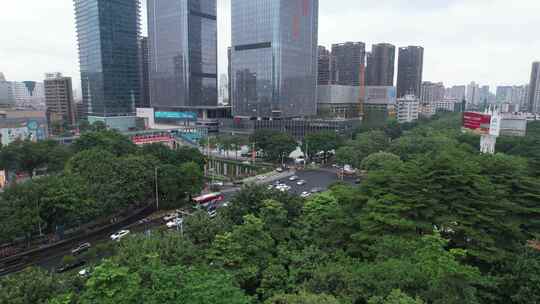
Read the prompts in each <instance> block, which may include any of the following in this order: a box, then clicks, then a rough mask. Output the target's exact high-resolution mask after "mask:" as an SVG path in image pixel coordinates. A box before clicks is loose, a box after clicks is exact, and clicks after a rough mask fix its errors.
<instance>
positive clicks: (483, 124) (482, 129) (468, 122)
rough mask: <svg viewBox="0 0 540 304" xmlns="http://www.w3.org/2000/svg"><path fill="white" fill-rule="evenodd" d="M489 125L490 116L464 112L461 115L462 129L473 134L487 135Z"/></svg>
mask: <svg viewBox="0 0 540 304" xmlns="http://www.w3.org/2000/svg"><path fill="white" fill-rule="evenodd" d="M490 125H491V115H489V114H483V113H476V112H465V113H463V128H465V129H467V130H470V131H472V132H473V133H476V134H479V135H482V134H489V129H490Z"/></svg>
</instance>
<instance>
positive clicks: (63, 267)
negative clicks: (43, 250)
mask: <svg viewBox="0 0 540 304" xmlns="http://www.w3.org/2000/svg"><path fill="white" fill-rule="evenodd" d="M84 264H86V261H85V260H78V261H75V262H73V263H71V264H64V265H61V266H59V267H57V268H56V272H57V273H63V272H66V271H70V270H72V269H75V268H79V267H81V266H83V265H84Z"/></svg>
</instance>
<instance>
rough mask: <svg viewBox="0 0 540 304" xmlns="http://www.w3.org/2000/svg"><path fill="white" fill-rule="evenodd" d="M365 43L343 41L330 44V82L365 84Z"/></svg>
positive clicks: (349, 84) (352, 84) (335, 83)
mask: <svg viewBox="0 0 540 304" xmlns="http://www.w3.org/2000/svg"><path fill="white" fill-rule="evenodd" d="M365 58H366V44H365V43H363V42H345V43H340V44H333V45H332V56H331V63H330V74H331V83H332V84H334V85H345V86H360V85H361V86H365V81H364V77H365V66H366V65H365Z"/></svg>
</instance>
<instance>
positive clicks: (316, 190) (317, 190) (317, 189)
mask: <svg viewBox="0 0 540 304" xmlns="http://www.w3.org/2000/svg"><path fill="white" fill-rule="evenodd" d="M322 191H323V189H322V188H319V187H315V188H313V189H311V191H310V192H311V193H319V192H322Z"/></svg>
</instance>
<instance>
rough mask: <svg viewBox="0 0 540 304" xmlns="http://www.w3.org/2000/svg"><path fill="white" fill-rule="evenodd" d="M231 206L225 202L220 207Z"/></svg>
mask: <svg viewBox="0 0 540 304" xmlns="http://www.w3.org/2000/svg"><path fill="white" fill-rule="evenodd" d="M230 205H231V202H225V203H223V204H222V205H221V206H222V207H229V206H230Z"/></svg>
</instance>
